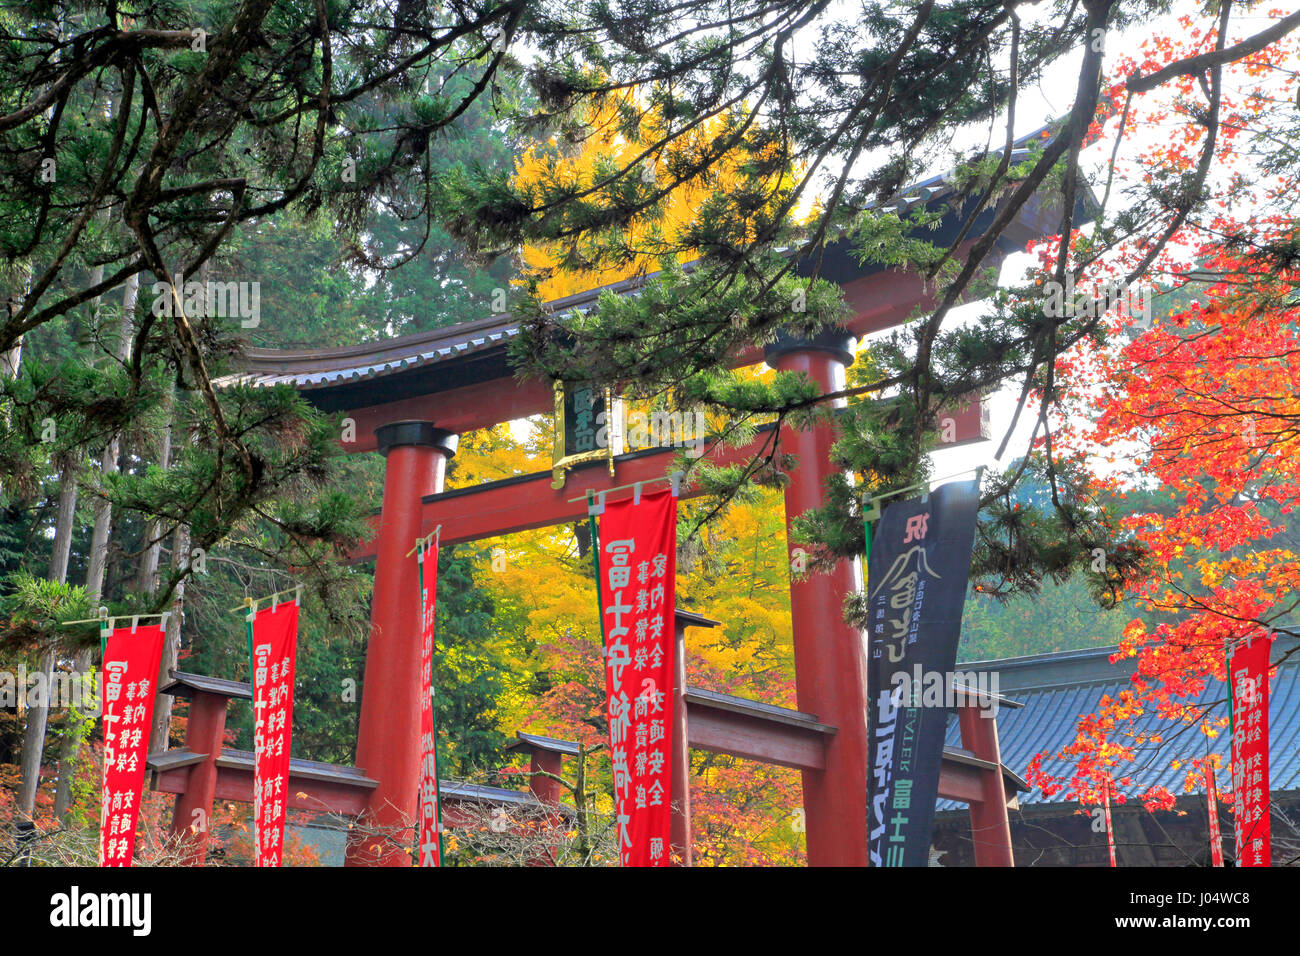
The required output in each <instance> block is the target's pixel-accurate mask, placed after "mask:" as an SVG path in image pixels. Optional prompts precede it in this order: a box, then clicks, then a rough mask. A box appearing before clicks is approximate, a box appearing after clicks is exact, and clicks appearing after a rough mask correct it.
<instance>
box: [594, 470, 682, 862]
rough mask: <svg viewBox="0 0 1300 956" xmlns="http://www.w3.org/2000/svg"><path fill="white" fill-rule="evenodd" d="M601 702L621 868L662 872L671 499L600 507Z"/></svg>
mask: <svg viewBox="0 0 1300 956" xmlns="http://www.w3.org/2000/svg"><path fill="white" fill-rule="evenodd" d="M599 540H600V576H601V577H600V588H601V597H602V604H603V607H602V608H601V616H602V618H603V621H604V631H605V702H606V707H607V711H608V717H609V746H610V754H611V757H612V760H613V772H614V796H615V801H616V803H617V817H616V821H617V825H618V846H619V860H620V862H621V863H622V865H623V866H668V865H669V863H670V862H671V860H670V845H669V831H670V827H671V825H672V816H671V799H672V763H673V761H672V747H673V724H672V693H673V674H674V661H673V655H674V652H675V648H676V641H675V639H674V634H673V612H674V603H675V600H676V587H675V582H676V574H677V498H676V497H675V496H674V495H673V494H672V493H671V492H669V491H663V492H660V493H658V494H648V495H645V496H644V497H643V498H642V499H641V502H640V503H639V504H634V503H633V501H632V500H631V499H627V500H623V501H618V502H613V503H611V504H609V505H607V506H606V508H605V514H604V517H603V518H602V519H601V522H600V532H599Z"/></svg>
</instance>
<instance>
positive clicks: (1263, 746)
mask: <svg viewBox="0 0 1300 956" xmlns="http://www.w3.org/2000/svg"><path fill="white" fill-rule="evenodd" d="M1272 648H1273V638H1272V637H1266V638H1255V639H1254V640H1252V641H1250V642H1248V643H1247V644H1245V645H1242V646H1238V647H1237V648H1236V649H1235V650H1234V651H1233V652H1232V655H1231V657H1230V658H1229V663H1230V666H1229V673H1230V674H1231V675H1232V797H1233V801H1232V802H1233V828H1234V831H1235V833H1236V838H1237V865H1238V866H1269V865H1271V859H1272V858H1271V849H1270V834H1269V824H1270V816H1269V781H1268V660H1269V652H1270V651H1271V650H1272Z"/></svg>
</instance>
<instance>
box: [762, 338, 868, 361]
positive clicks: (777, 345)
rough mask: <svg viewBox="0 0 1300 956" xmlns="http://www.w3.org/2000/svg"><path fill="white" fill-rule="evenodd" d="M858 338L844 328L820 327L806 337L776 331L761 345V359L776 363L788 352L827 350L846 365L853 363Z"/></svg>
mask: <svg viewBox="0 0 1300 956" xmlns="http://www.w3.org/2000/svg"><path fill="white" fill-rule="evenodd" d="M857 345H858V340H857V339H856V338H854V337H853V335H852V334H851V333H850V332H849V331H848V330H846V329H822V331H820V332H818V333H817V334H816V335H814V336H812V337H810V338H808V337H803V336H798V335H791V334H789V333H788V332H778V333H777V334H776V338H775V339H773V340H772V342H770V343H769V344H768V345H765V346H764V347H763V360H764V361H765V362H767V364H768V365H773V366H775V365H776V360H777V359H779V358H780V357H781V356H782V355H786V354H788V353H790V352H829V353H830V354H831V355H834V356H835V357H836V358H838V359H839V360H840V361H841V362H843V363H844V365H845V366H846V367H847V366H849V365H852V364H853V359H854V358H855V356H854V350H855V349H856V348H857Z"/></svg>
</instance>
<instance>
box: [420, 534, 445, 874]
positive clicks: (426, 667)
mask: <svg viewBox="0 0 1300 956" xmlns="http://www.w3.org/2000/svg"><path fill="white" fill-rule="evenodd" d="M418 554H419V561H420V607H421V608H422V609H423V614H424V617H423V625H422V628H421V634H422V635H423V646H422V649H421V653H420V681H421V683H420V686H421V687H422V688H423V694H422V696H421V701H420V801H419V836H420V842H419V847H420V866H441V865H442V838H441V834H440V833H439V829H440V820H441V808H440V807H439V806H438V746H437V737H438V728H437V726H436V723H435V721H434V718H433V647H434V645H433V639H434V630H435V629H434V621H435V614H434V612H435V611H436V610H437V606H438V546H437V544H436V543H435V544H433V545H432V546H431V547H428V548H425V547H421V548H420V549H419V551H418Z"/></svg>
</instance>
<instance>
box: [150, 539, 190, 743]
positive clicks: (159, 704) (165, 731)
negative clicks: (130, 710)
mask: <svg viewBox="0 0 1300 956" xmlns="http://www.w3.org/2000/svg"><path fill="white" fill-rule="evenodd" d="M189 556H190V529H189V525H183V524H182V525H177V527H176V530H175V532H173V533H172V567H173V568H175V569H176V570H177V571H182V570H184V568H185V566H186V565H187V564H188V563H189ZM171 612H172V614H171V617H169V618H168V619H167V633H166V635H165V636H164V638H163V652H162V659H161V660H160V662H159V664H158V682H157V683H156V684H155V685H154V686H155V687H157V688H158V689H159V690H161V689H162V687H163V685H164V684H165V683H166V682H167V681H168V680H170V679H171V673H172V671H173V670H174V669H175V667H176V657H177V655H178V654H179V653H180V649H181V618H182V616H183V615H184V613H185V579H184V578H182V579H181V581H180V583H179V584H177V585H176V590H175V591H173V592H172V606H171ZM171 723H172V696H171V695H170V694H162V693H159V694H158V695H157V696H156V697H155V698H154V702H153V733H152V734H151V735H150V737H149V752H150V753H156V752H157V751H160V750H166V749H167V748H168V747H169V746H170V744H171V741H170V739H169V736H170V731H171Z"/></svg>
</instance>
